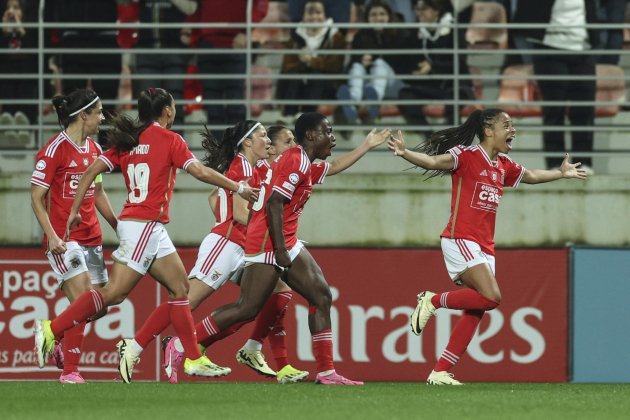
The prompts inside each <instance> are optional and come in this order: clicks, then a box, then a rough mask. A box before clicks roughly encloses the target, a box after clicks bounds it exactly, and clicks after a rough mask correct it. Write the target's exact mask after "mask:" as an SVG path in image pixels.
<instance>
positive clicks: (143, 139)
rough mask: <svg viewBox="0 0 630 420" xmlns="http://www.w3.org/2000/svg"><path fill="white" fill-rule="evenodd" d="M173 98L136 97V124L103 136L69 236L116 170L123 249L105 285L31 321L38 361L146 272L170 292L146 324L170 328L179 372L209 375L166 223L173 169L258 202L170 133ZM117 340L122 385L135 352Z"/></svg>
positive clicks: (147, 93) (117, 124) (119, 120)
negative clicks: (105, 142) (91, 194)
mask: <svg viewBox="0 0 630 420" xmlns="http://www.w3.org/2000/svg"><path fill="white" fill-rule="evenodd" d="M175 112H176V111H175V101H174V100H173V97H172V96H171V95H170V94H169V93H168V92H167V91H165V90H164V89H156V88H149V89H146V90H144V91H142V92H141V93H140V96H139V98H138V120H139V121H132V120H130V119H128V118H127V117H125V116H122V115H119V116H116V117H115V118H114V119H113V121H112V125H113V127H114V128H113V129H112V130H111V131H110V133H109V135H108V138H109V141H110V143H111V148H110V149H109V150H108V151H107V152H105V153H104V154H103V155H101V156H99V158H98V159H97V160H96V161H95V162H94V163H93V164H92V165H91V166H90V167H89V168H88V169H87V171H86V172H85V174H84V175H83V177H82V178H81V181H80V182H79V185H78V187H77V190H76V195H75V198H74V202H73V205H72V208H71V211H70V215H69V217H68V222H67V229H66V235H68V234H70V232H71V230H72V228H74V227H76V226H78V225H80V223H81V215H80V214H79V207H80V205H81V202H82V200H83V198H84V197H85V195H86V193H87V190H88V188H89V186H90V185H91V183H92V181H93V180H94V179H95V178H96V177H97V176H98V175H99V174H100V173H102V172H105V171H106V170H109V171H112V170H113V169H115V168H117V167H120V168H121V170H122V173H123V176H124V178H125V184H126V186H127V191H128V197H127V202H126V203H125V205H124V207H123V210H122V212H121V213H120V215H119V217H118V219H119V222H118V228H117V232H118V237H119V239H120V245H119V247H118V249H116V251H114V253H113V254H112V257H113V259H114V266H113V268H112V272H111V275H110V278H109V282H108V284H107V285H106V286H105V287H103V288H102V289H100V290H91V291H90V292H87V293H84V294H82V295H81V296H79V297H78V298H77V299H76V300H75V302H74V303H73V304H72V305H70V307H69V308H68V309H67V310H66V311H65V312H63V313H62V314H61V315H59V316H58V317H57V318H55V319H54V320H53V321H52V322H51V321H48V320H41V321H37V322H36V328H35V329H36V331H35V344H36V353H37V356H38V360H43V359H44V358H45V356H46V354H47V353H50V351H51V350H52V348H53V345H54V342H55V340H56V338H58V337H59V336H61V335H62V334H63V332H64V331H66V330H67V329H69V328H71V327H72V326H73V325H74V324H75V323H78V322H83V321H84V320H85V319H87V318H88V317H90V316H91V315H93V314H94V313H96V312H98V311H99V310H100V309H101V308H104V307H107V306H110V305H116V304H119V303H120V302H122V301H123V300H124V299H125V297H126V296H127V294H129V292H131V290H132V289H133V288H134V286H135V285H136V284H137V283H138V281H140V279H141V278H142V277H143V276H144V274H145V273H147V272H149V273H151V275H152V276H153V277H154V278H155V279H157V281H158V282H160V283H161V284H163V285H164V286H165V287H166V288H167V289H168V292H169V301H168V302H165V303H164V304H162V305H160V306H158V308H156V309H155V311H153V313H152V314H151V315H150V316H149V321H148V322H154V323H155V324H156V325H165V326H166V325H168V322H164V320H165V319H168V320H170V322H171V323H172V324H173V326H174V327H175V330H176V331H177V333H178V334H179V336H180V337H181V339H182V342H183V344H184V349H185V351H186V357H187V359H186V361H185V362H184V371H185V372H186V373H188V374H191V375H200V376H214V375H215V371H214V370H213V369H212V362H210V361H209V360H208V358H207V357H205V356H202V355H201V353H200V352H199V348H198V347H197V340H196V339H195V331H194V324H193V321H192V315H191V313H190V307H189V305H188V303H189V302H188V297H187V294H188V281H187V278H186V271H185V270H184V265H183V263H182V261H181V259H180V258H179V255H178V254H177V252H176V250H175V247H174V246H173V243H172V242H171V240H170V238H169V236H168V233H167V232H166V229H165V227H164V224H166V223H168V221H169V217H168V206H169V202H170V200H171V196H172V193H173V187H174V184H175V174H176V170H177V168H181V169H184V170H186V171H187V172H188V173H189V174H191V175H193V176H194V177H195V178H197V179H199V180H200V181H203V182H206V183H209V184H215V185H218V186H221V187H224V188H227V189H229V190H230V191H236V192H237V193H239V194H240V195H241V196H243V198H245V199H250V198H252V199H254V198H256V191H255V190H254V189H252V188H250V187H248V186H245V185H244V184H243V183H237V182H234V181H232V180H230V179H228V178H226V177H225V176H223V175H221V174H220V173H218V172H216V171H214V170H212V169H210V168H207V167H205V166H204V165H202V164H201V163H200V162H199V161H198V160H197V159H196V158H195V156H194V155H193V154H192V153H191V152H190V150H189V149H188V146H187V145H186V142H185V141H184V139H183V138H181V137H180V136H179V135H178V134H176V133H173V132H172V131H170V130H169V128H170V127H172V125H173V121H174V119H175ZM128 341H130V340H121V341H120V342H119V343H118V345H117V347H118V351H119V355H120V364H119V371H120V375H121V378H122V379H123V381H124V382H127V383H128V382H130V381H131V375H132V371H133V367H134V366H135V364H136V363H137V362H138V361H139V357H138V356H137V352H136V349H134V348H131V347H130V346H128Z"/></svg>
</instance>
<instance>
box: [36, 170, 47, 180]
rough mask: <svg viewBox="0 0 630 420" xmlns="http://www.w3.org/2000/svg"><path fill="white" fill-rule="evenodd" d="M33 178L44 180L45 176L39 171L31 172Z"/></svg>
mask: <svg viewBox="0 0 630 420" xmlns="http://www.w3.org/2000/svg"><path fill="white" fill-rule="evenodd" d="M33 178H39V179H44V178H46V174H45V173H43V172H40V171H33Z"/></svg>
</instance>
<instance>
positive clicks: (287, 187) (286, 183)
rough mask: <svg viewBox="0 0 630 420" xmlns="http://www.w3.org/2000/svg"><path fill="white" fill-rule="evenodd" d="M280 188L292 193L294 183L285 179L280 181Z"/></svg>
mask: <svg viewBox="0 0 630 420" xmlns="http://www.w3.org/2000/svg"><path fill="white" fill-rule="evenodd" d="M291 175H295V174H291ZM282 188H284V189H285V190H287V191H291V192H292V193H293V192H295V185H291V184H289V183H288V182H286V181H284V182H283V183H282Z"/></svg>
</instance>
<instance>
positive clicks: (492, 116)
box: [413, 109, 504, 178]
mask: <svg viewBox="0 0 630 420" xmlns="http://www.w3.org/2000/svg"><path fill="white" fill-rule="evenodd" d="M502 112H504V111H503V110H502V109H484V110H481V109H476V110H474V111H473V112H472V113H471V114H470V115H469V116H468V119H466V121H465V122H464V123H463V124H461V125H458V126H457V127H451V128H446V129H444V130H440V131H436V132H434V133H433V134H431V136H429V138H428V139H427V140H426V141H425V142H424V143H421V144H420V145H418V146H417V147H415V148H414V149H413V150H415V151H418V152H421V153H426V154H427V155H430V156H436V155H442V154H444V153H446V152H447V151H448V150H449V149H451V148H453V147H455V146H470V145H471V144H472V143H473V141H474V140H475V137H477V138H478V139H479V141H480V142H482V141H483V140H484V139H485V137H484V136H485V135H484V128H488V127H492V126H493V125H494V123H495V121H496V118H497V116H498V115H499V114H501V113H502ZM449 172H450V171H427V173H428V174H429V178H432V177H434V176H437V175H445V174H447V173H449Z"/></svg>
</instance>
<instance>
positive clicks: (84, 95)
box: [52, 89, 99, 129]
mask: <svg viewBox="0 0 630 420" xmlns="http://www.w3.org/2000/svg"><path fill="white" fill-rule="evenodd" d="M98 101H99V97H98V95H97V94H96V92H94V91H93V90H92V89H76V90H75V91H73V92H72V93H71V94H69V95H57V96H55V97H54V98H52V104H53V107H54V108H55V112H56V113H57V120H58V121H59V125H60V126H61V127H62V128H63V129H66V128H68V126H69V125H70V123H72V122H73V121H76V120H77V119H78V118H79V115H80V114H81V112H82V111H86V112H90V111H91V110H92V109H93V108H95V107H96V105H97V103H98Z"/></svg>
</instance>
